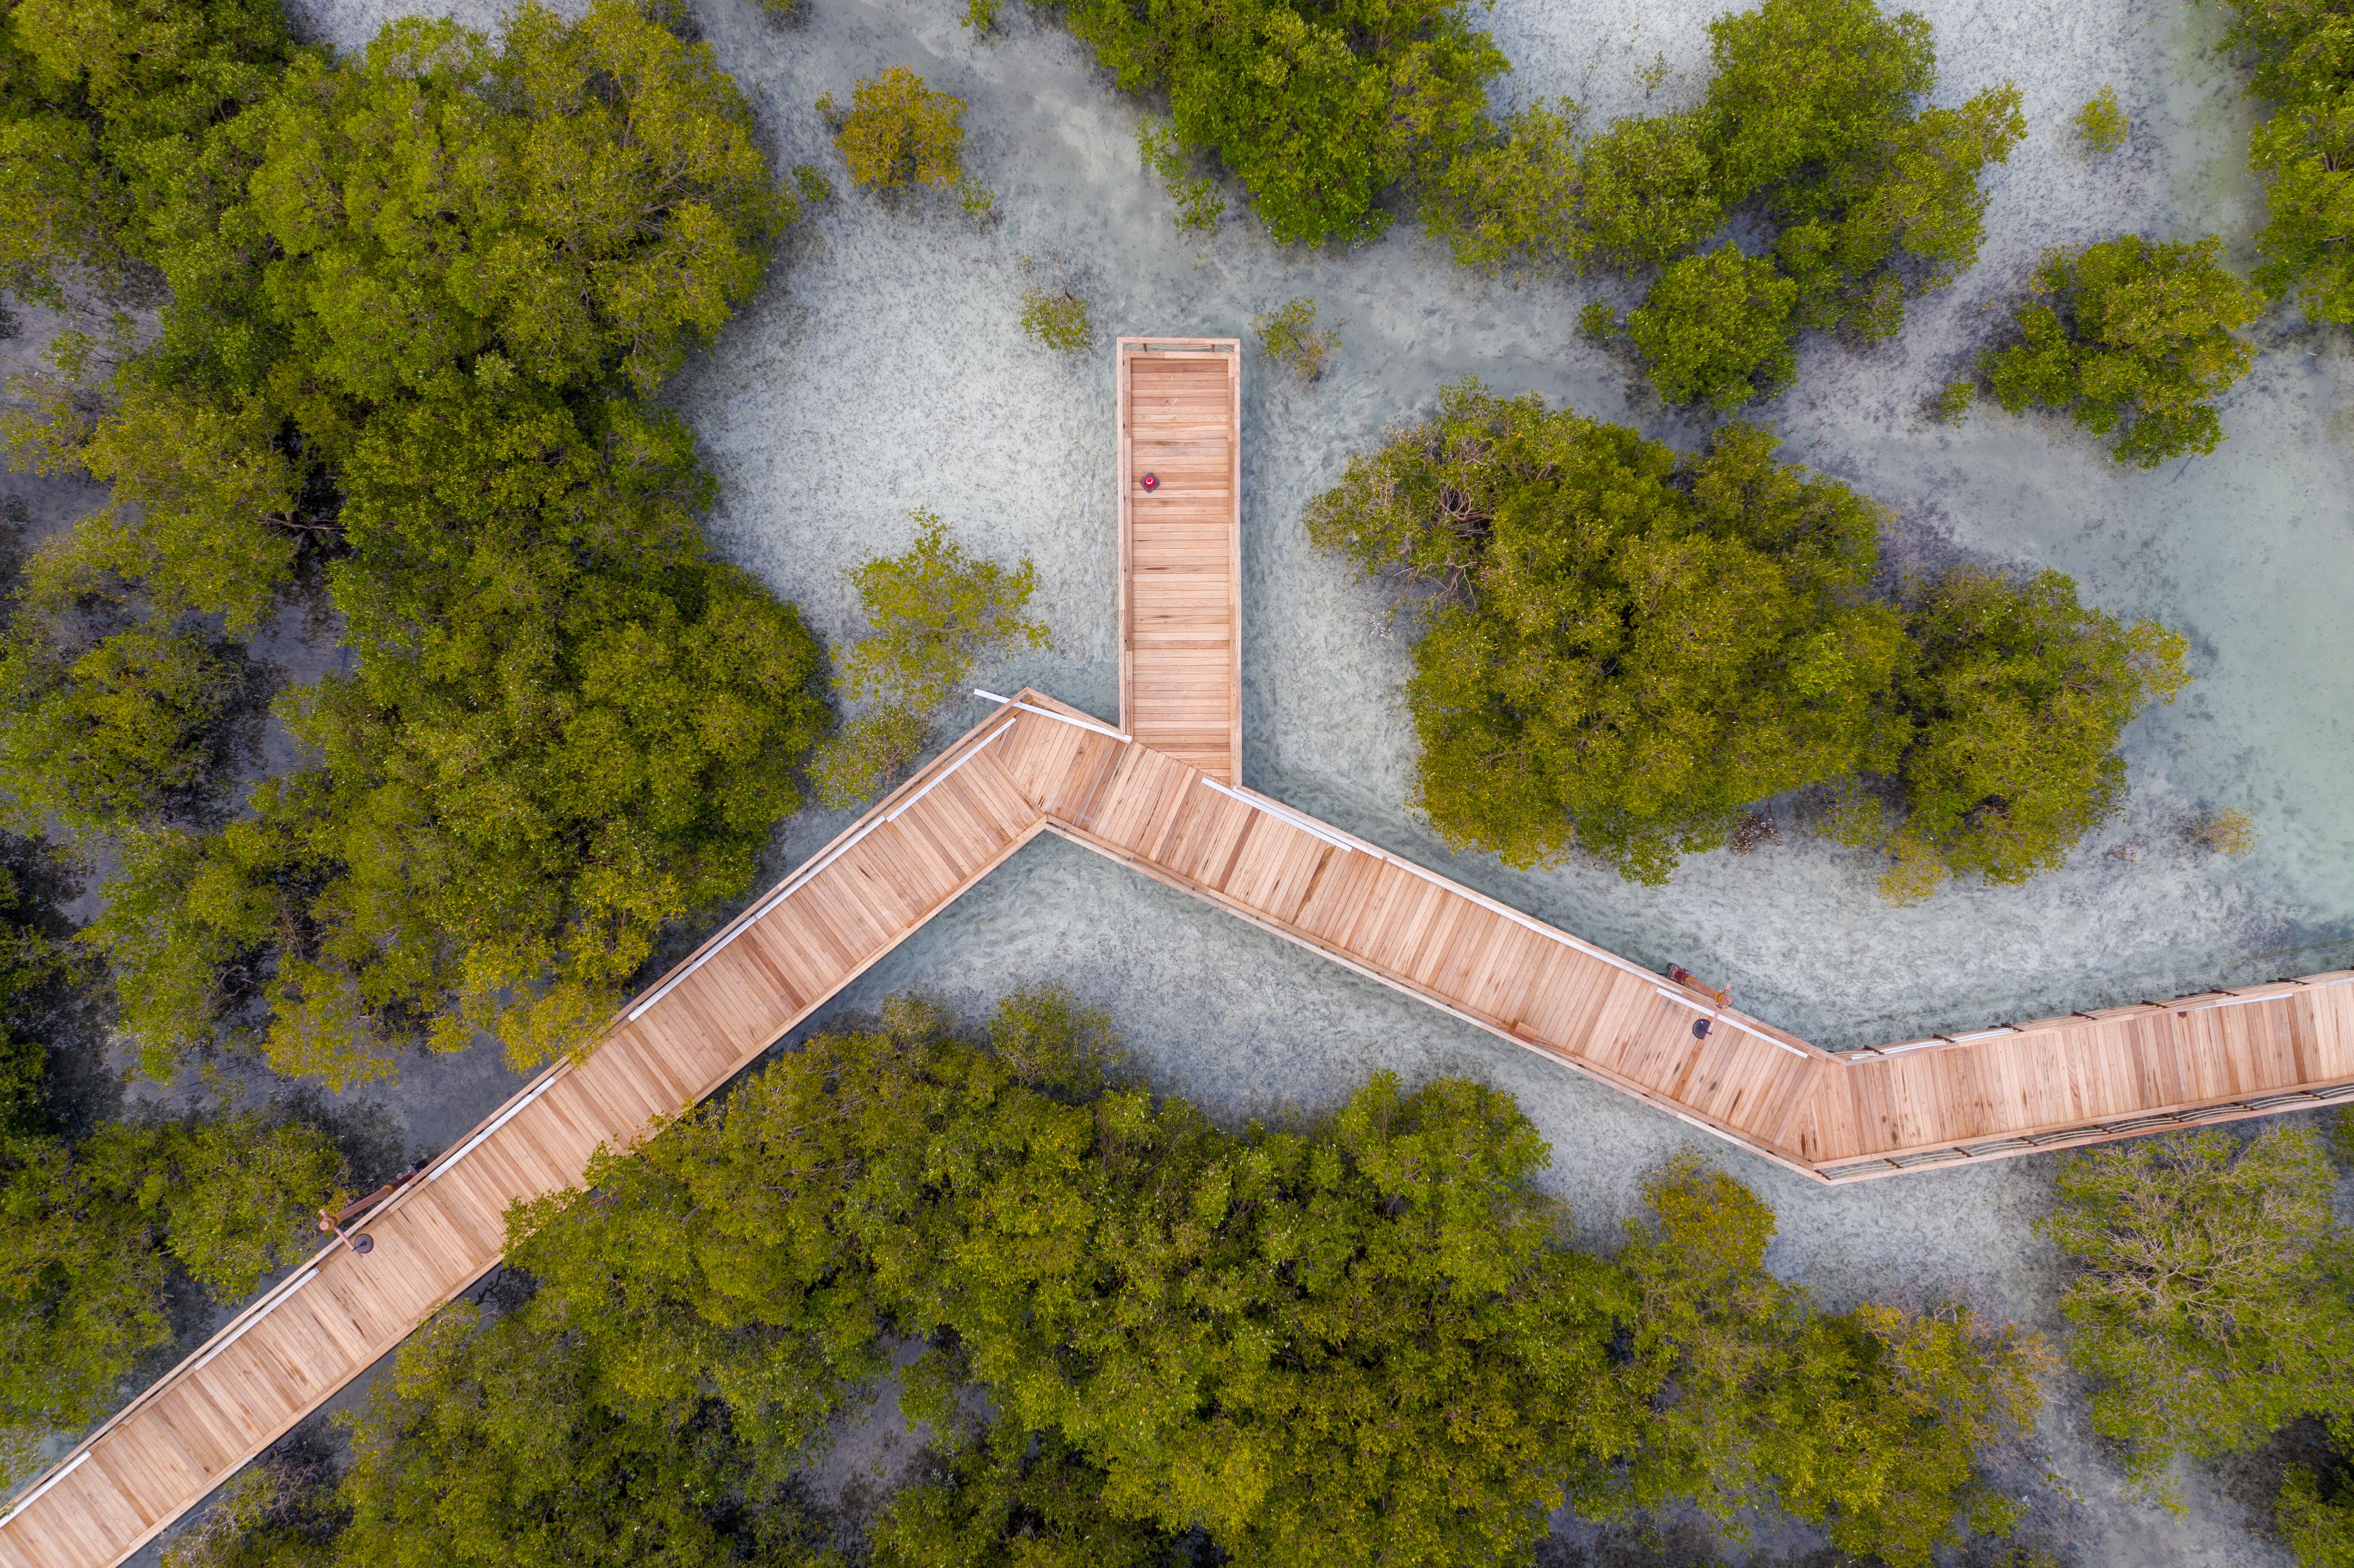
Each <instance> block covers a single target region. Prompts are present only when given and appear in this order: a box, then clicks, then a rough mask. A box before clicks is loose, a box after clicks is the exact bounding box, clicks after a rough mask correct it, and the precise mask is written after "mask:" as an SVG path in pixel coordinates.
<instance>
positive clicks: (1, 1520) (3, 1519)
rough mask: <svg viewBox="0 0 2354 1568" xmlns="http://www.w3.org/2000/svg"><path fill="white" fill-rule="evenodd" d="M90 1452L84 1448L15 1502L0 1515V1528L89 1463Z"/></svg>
mask: <svg viewBox="0 0 2354 1568" xmlns="http://www.w3.org/2000/svg"><path fill="white" fill-rule="evenodd" d="M91 1452H92V1451H91V1450H90V1449H88V1448H84V1449H83V1450H82V1451H81V1452H80V1453H79V1454H76V1455H75V1456H74V1457H72V1458H71V1459H69V1460H68V1461H66V1463H65V1465H64V1466H63V1467H61V1468H59V1469H58V1473H57V1474H56V1475H54V1476H51V1477H50V1478H48V1480H46V1481H43V1482H42V1483H41V1484H40V1485H39V1486H37V1487H35V1488H34V1489H32V1490H31V1491H29V1492H27V1493H26V1494H25V1495H24V1497H23V1498H22V1499H20V1500H19V1501H18V1502H17V1504H16V1507H15V1508H12V1509H10V1510H8V1511H7V1512H6V1513H5V1514H0V1527H5V1525H6V1524H7V1522H8V1521H9V1520H12V1519H14V1518H16V1516H17V1515H18V1514H20V1513H22V1512H24V1511H25V1510H27V1509H28V1508H30V1507H32V1506H33V1504H34V1503H35V1502H37V1501H38V1500H39V1499H40V1496H41V1494H42V1493H43V1492H45V1491H48V1489H50V1488H51V1487H53V1486H56V1485H57V1484H58V1482H59V1481H62V1480H64V1479H65V1478H67V1477H68V1476H70V1475H72V1474H73V1473H74V1472H75V1471H76V1470H79V1469H80V1468H81V1467H82V1466H83V1465H85V1464H86V1463H88V1462H89V1460H90V1454H91Z"/></svg>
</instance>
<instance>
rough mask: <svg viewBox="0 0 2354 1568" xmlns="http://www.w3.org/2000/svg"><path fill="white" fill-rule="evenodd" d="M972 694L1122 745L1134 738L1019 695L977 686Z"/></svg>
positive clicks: (1104, 725) (1091, 720)
mask: <svg viewBox="0 0 2354 1568" xmlns="http://www.w3.org/2000/svg"><path fill="white" fill-rule="evenodd" d="M972 694H973V695H974V696H976V697H987V698H988V699H989V700H990V701H991V702H992V703H997V704H999V705H1002V706H1005V707H1010V708H1020V709H1021V710H1022V711H1023V713H1025V714H1036V715H1038V716H1039V717H1040V718H1050V719H1056V720H1059V721H1060V722H1062V723H1064V724H1075V725H1076V726H1079V727H1080V728H1081V729H1091V730H1093V731H1095V732H1096V733H1097V735H1108V736H1111V737H1112V738H1113V739H1114V740H1116V741H1118V742H1119V743H1120V744H1121V745H1122V746H1126V745H1127V744H1129V742H1130V741H1132V740H1134V739H1135V738H1136V737H1135V736H1129V735H1122V734H1121V733H1120V732H1119V731H1118V730H1116V729H1114V728H1112V727H1111V726H1109V725H1106V724H1097V723H1096V721H1095V720H1093V719H1083V718H1073V717H1072V716H1071V715H1069V714H1058V713H1056V712H1055V710H1054V709H1052V708H1042V707H1039V706H1038V705H1035V704H1034V703H1025V702H1023V700H1022V699H1021V698H1019V697H1001V696H999V695H998V694H996V693H995V692H984V691H982V690H981V688H980V687H979V686H975V687H974V688H973V689H972Z"/></svg>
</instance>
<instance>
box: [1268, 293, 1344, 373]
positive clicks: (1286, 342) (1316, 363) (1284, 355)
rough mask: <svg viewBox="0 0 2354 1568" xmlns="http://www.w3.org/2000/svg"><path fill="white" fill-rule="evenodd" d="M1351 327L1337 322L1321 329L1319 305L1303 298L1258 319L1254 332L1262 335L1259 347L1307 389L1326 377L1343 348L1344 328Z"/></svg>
mask: <svg viewBox="0 0 2354 1568" xmlns="http://www.w3.org/2000/svg"><path fill="white" fill-rule="evenodd" d="M1347 324H1348V323H1346V322H1334V323H1332V324H1331V326H1329V327H1319V326H1318V325H1317V324H1316V302H1315V301H1314V300H1311V299H1309V298H1307V297H1306V296H1304V295H1303V296H1302V297H1300V298H1299V299H1296V300H1294V301H1292V302H1290V303H1289V304H1288V305H1285V306H1284V307H1283V308H1282V309H1281V310H1278V311H1275V312H1272V313H1269V314H1267V315H1263V316H1259V317H1257V318H1255V319H1254V320H1253V321H1252V322H1251V330H1252V331H1253V332H1255V333H1257V334H1258V341H1259V346H1260V347H1261V348H1263V349H1265V350H1266V351H1267V357H1268V358H1269V359H1272V360H1274V361H1275V362H1276V363H1277V364H1278V365H1280V366H1283V367H1284V368H1285V369H1286V370H1288V371H1289V372H1291V374H1292V376H1294V377H1295V378H1297V379H1298V380H1299V383H1300V385H1301V386H1303V387H1304V386H1307V385H1309V384H1310V383H1311V382H1313V381H1314V380H1316V378H1317V377H1318V376H1322V375H1323V374H1324V362H1325V361H1326V360H1327V359H1329V358H1331V355H1333V353H1334V352H1335V351H1337V350H1338V349H1339V348H1340V346H1341V330H1340V329H1341V327H1343V326H1346V325H1347Z"/></svg>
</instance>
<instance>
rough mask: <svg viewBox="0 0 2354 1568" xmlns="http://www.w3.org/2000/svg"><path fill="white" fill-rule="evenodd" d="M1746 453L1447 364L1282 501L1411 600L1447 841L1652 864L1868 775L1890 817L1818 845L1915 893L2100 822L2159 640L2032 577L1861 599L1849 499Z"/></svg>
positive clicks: (1839, 821) (2162, 683) (2011, 868)
mask: <svg viewBox="0 0 2354 1568" xmlns="http://www.w3.org/2000/svg"><path fill="white" fill-rule="evenodd" d="M1774 448H1775V443H1774V440H1773V439H1772V438H1771V437H1769V436H1766V435H1765V434H1763V433H1762V432H1760V431H1757V430H1755V429H1749V428H1747V427H1744V426H1731V427H1728V428H1726V429H1724V430H1723V431H1721V432H1720V433H1719V436H1718V438H1717V440H1716V441H1715V443H1714V444H1713V445H1712V447H1711V448H1710V450H1707V451H1706V452H1704V453H1702V454H1699V455H1696V456H1691V457H1679V456H1678V455H1677V454H1676V453H1675V452H1673V451H1671V450H1670V449H1668V448H1667V447H1664V446H1662V445H1659V444H1658V443H1656V442H1652V441H1647V440H1643V439H1642V438H1641V437H1640V436H1639V435H1638V434H1637V433H1636V432H1635V431H1633V430H1630V429H1624V428H1622V427H1618V426H1612V425H1605V424H1601V423H1599V422H1597V421H1595V420H1591V419H1586V418H1581V417H1579V416H1578V415H1575V414H1574V413H1569V412H1561V413H1549V412H1547V411H1546V409H1545V408H1544V406H1543V402H1542V401H1541V400H1540V399H1539V398H1537V397H1534V396H1529V397H1519V398H1509V399H1508V398H1502V397H1496V396H1495V395H1493V394H1491V393H1490V392H1489V391H1487V390H1486V388H1484V387H1481V386H1480V385H1479V383H1478V382H1477V381H1476V380H1469V381H1465V382H1462V383H1458V384H1457V385H1455V386H1453V387H1448V388H1447V389H1446V391H1445V395H1444V400H1443V402H1442V405H1441V407H1440V409H1439V412H1438V415H1437V418H1435V419H1433V420H1431V421H1430V422H1428V423H1426V424H1423V425H1420V426H1416V427H1413V428H1411V429H1404V430H1401V431H1398V432H1397V433H1395V434H1394V436H1393V437H1392V439H1391V440H1389V442H1388V443H1387V444H1386V445H1384V447H1382V448H1381V449H1380V450H1377V451H1374V452H1372V453H1368V454H1362V455H1360V456H1358V457H1356V458H1354V459H1352V461H1351V462H1350V464H1349V467H1348V470H1347V471H1346V473H1345V475H1344V476H1343V478H1342V480H1341V483H1340V484H1339V485H1338V486H1336V487H1335V488H1333V489H1332V490H1331V491H1329V492H1327V493H1324V494H1323V495H1321V496H1319V497H1318V498H1317V499H1316V500H1314V501H1313V502H1311V503H1310V505H1309V507H1308V510H1307V514H1306V522H1307V526H1308V530H1309V535H1310V538H1311V539H1313V540H1314V541H1315V542H1316V543H1317V544H1318V545H1320V546H1322V547H1324V548H1326V549H1331V550H1337V551H1340V552H1341V553H1342V554H1344V555H1346V556H1349V557H1350V558H1352V559H1353V560H1354V561H1355V562H1356V563H1357V564H1358V566H1359V567H1361V568H1362V569H1363V570H1364V571H1365V572H1367V573H1368V574H1383V575H1390V576H1394V577H1397V578H1400V579H1402V580H1403V582H1404V583H1405V585H1406V586H1407V587H1408V588H1409V589H1410V590H1416V591H1420V592H1422V593H1424V594H1426V599H1425V600H1424V602H1423V603H1422V604H1421V605H1420V607H1419V610H1418V614H1419V619H1420V623H1421V637H1420V639H1419V641H1417V642H1416V646H1415V674H1414V677H1413V679H1412V681H1411V682H1410V683H1409V684H1408V687H1407V701H1408V703H1409V705H1410V706H1411V708H1412V711H1413V715H1414V721H1415V728H1416V735H1417V736H1418V738H1419V740H1420V743H1421V754H1420V758H1419V759H1418V762H1417V772H1416V803H1417V805H1418V806H1419V807H1420V809H1421V810H1423V811H1424V812H1425V813H1426V815H1427V816H1428V818H1429V819H1430V821H1431V822H1432V824H1433V825H1434V826H1436V827H1437V829H1438V831H1439V832H1440V833H1441V834H1442V835H1444V836H1445V837H1446V838H1447V842H1449V843H1450V844H1453V845H1455V846H1457V847H1458V848H1466V847H1478V848H1482V849H1488V850H1492V851H1494V852H1495V853H1498V854H1499V855H1500V856H1502V857H1503V859H1504V860H1505V862H1506V863H1508V864H1512V865H1522V866H1526V865H1539V864H1547V863H1556V862H1559V861H1560V860H1562V859H1563V858H1564V857H1565V856H1566V855H1568V854H1569V853H1572V852H1573V851H1574V850H1580V849H1582V850H1584V851H1586V852H1587V853H1593V854H1596V855H1598V856H1600V857H1602V858H1603V859H1605V860H1606V861H1607V862H1609V863H1611V864H1612V865H1614V866H1616V867H1617V869H1618V870H1619V871H1620V873H1621V874H1625V875H1628V876H1630V877H1634V878H1637V879H1638V880H1642V881H1648V882H1658V881H1660V880H1663V879H1664V878H1665V877H1666V876H1667V874H1669V872H1670V870H1672V869H1673V867H1674V865H1675V863H1676V861H1677V858H1678V857H1679V856H1680V855H1681V854H1684V853H1692V852H1696V851H1700V850H1705V849H1711V848H1714V847H1716V846H1717V845H1719V844H1721V843H1723V842H1724V839H1725V835H1726V833H1727V832H1728V831H1729V830H1730V829H1731V828H1732V827H1733V826H1734V823H1736V822H1737V821H1739V820H1740V818H1741V816H1742V814H1743V812H1744V808H1745V807H1747V806H1748V805H1749V804H1751V803H1752V802H1755V801H1756V800H1761V799H1763V798H1765V797H1766V796H1769V795H1774V794H1777V793H1780V792H1782V791H1785V790H1789V789H1799V788H1802V787H1805V786H1808V785H1814V784H1824V783H1841V784H1855V783H1857V782H1860V781H1862V780H1867V779H1882V780H1887V781H1889V782H1890V784H1891V786H1892V787H1893V789H1894V790H1895V792H1896V793H1897V794H1898V795H1900V796H1901V797H1902V801H1903V809H1902V812H1901V817H1902V822H1901V825H1900V826H1899V827H1898V828H1896V829H1894V830H1893V831H1892V830H1890V829H1888V828H1887V826H1886V825H1885V823H1884V822H1882V819H1881V818H1880V817H1879V816H1878V815H1876V814H1875V815H1870V816H1868V817H1867V816H1866V815H1865V813H1864V812H1863V810H1861V808H1859V809H1858V810H1851V811H1849V812H1845V813H1842V814H1840V815H1838V816H1836V817H1835V818H1834V819H1833V822H1834V826H1835V828H1836V829H1837V830H1838V831H1839V832H1841V833H1842V834H1843V835H1844V836H1848V837H1850V839H1851V840H1853V841H1854V842H1874V843H1878V844H1880V845H1881V846H1882V847H1884V848H1888V849H1889V850H1890V851H1891V852H1892V853H1894V854H1896V855H1897V856H1898V858H1899V862H1900V864H1899V870H1900V871H1903V872H1905V873H1906V874H1909V875H1913V876H1914V878H1915V880H1916V881H1917V879H1918V875H1919V874H1920V873H1921V872H1922V871H1923V867H1924V863H1925V857H1931V858H1932V859H1933V860H1934V863H1935V866H1936V867H1938V868H1940V869H1938V870H1937V872H1936V875H1938V876H1942V875H1944V874H1948V873H1949V872H1951V871H1958V870H1967V871H1970V872H1975V873H1978V874H1981V875H1984V876H1987V877H1988V878H1991V879H1994V880H2003V881H2008V880H2016V879H2018V878H2020V877H2022V876H2027V875H2031V874H2035V873H2036V872H2039V871H2043V870H2048V869H2050V868H2051V867H2052V865H2055V864H2057V863H2059V860H2060V859H2061V858H2062V857H2063V856H2064V855H2065V854H2066V853H2067V851H2068V848H2069V847H2070V846H2071V845H2073V843H2075V842H2076V841H2077V840H2078V839H2079V838H2081V837H2082V836H2083V834H2084V832H2087V831H2089V829H2090V828H2091V827H2092V826H2093V825H2094V824H2095V823H2097V822H2098V821H2102V820H2103V819H2104V818H2105V817H2106V816H2107V815H2108V814H2109V813H2110V812H2111V811H2113V810H2115V806H2116V804H2117V802H2118V800H2119V798H2120V796H2121V792H2122V777H2123V763H2122V761H2121V760H2120V759H2119V758H2117V757H2116V756H2115V747H2116V743H2117V738H2118V736H2119V733H2120V732H2121V731H2122V730H2123V729H2124V727H2125V726H2126V724H2127V723H2129V722H2130V721H2131V719H2132V717H2133V715H2135V714H2136V713H2137V712H2138V711H2139V709H2140V708H2141V707H2142V705H2145V704H2146V703H2147V702H2149V701H2152V700H2158V699H2164V698H2168V697H2171V696H2172V694H2174V693H2175V691H2177V690H2178V689H2179V687H2180V685H2181V684H2182V683H2183V679H2184V677H2183V675H2182V673H2181V659H2182V652H2183V643H2182V641H2181V639H2180V638H2179V637H2176V636H2174V635H2173V634H2172V633H2169V632H2167V631H2165V630H2163V629H2162V628H2159V627H2158V626H2156V625H2155V624H2153V623H2150V622H2146V621H2145V622H2137V623H2136V624H2135V625H2134V626H2133V627H2131V628H2126V627H2125V626H2122V625H2120V624H2119V623H2118V622H2117V621H2116V620H2115V618H2113V617H2109V616H2107V615H2105V614H2103V613H2102V612H2099V611H2097V610H2086V609H2081V608H2079V607H2078V606H2077V604H2076V602H2075V597H2074V589H2073V587H2072V586H2071V585H2069V584H2068V582H2067V581H2066V579H2064V578H2061V577H2056V576H2051V575H2047V576H2046V577H2043V578H2041V579H2039V580H2038V581H2037V582H2035V583H2034V584H2032V585H2031V586H2029V587H2027V588H2013V587H2011V586H2009V585H2008V584H2006V583H2004V582H2002V581H2001V580H2000V579H1998V578H1995V577H1989V576H1987V575H1986V574H1983V573H1977V572H1970V571H1962V572H1956V573H1954V574H1950V575H1948V576H1947V577H1943V578H1941V579H1939V580H1938V581H1936V582H1935V583H1932V584H1925V585H1918V586H1917V587H1916V588H1915V589H1914V593H1913V595H1912V597H1911V599H1910V600H1909V601H1908V602H1907V603H1906V604H1905V605H1902V606H1899V605H1892V604H1888V603H1884V602H1880V601H1878V600H1875V599H1872V597H1871V591H1870V590H1871V588H1872V583H1873V579H1874V577H1875V574H1876V573H1877V571H1878V567H1879V545H1878V527H1879V523H1880V514H1879V511H1878V509H1877V508H1876V507H1875V506H1874V505H1873V503H1872V502H1871V501H1869V500H1868V499H1867V498H1865V497H1863V496H1861V495H1858V494H1856V493H1853V492H1851V491H1850V490H1848V489H1847V488H1846V487H1844V486H1842V485H1839V484H1836V483H1832V482H1829V481H1826V480H1823V479H1821V478H1819V477H1818V476H1816V475H1814V474H1812V473H1810V472H1808V471H1806V470H1804V469H1800V468H1797V467H1793V466H1789V465H1786V464H1782V463H1778V462H1776V461H1775V459H1774ZM1863 804H1864V805H1865V806H1868V807H1869V808H1870V810H1871V811H1872V812H1874V813H1876V812H1877V811H1878V805H1877V797H1876V796H1873V797H1870V798H1867V799H1865V800H1864V801H1863ZM1874 833H1876V834H1878V835H1879V836H1877V837H1873V836H1872V834H1874ZM1892 834H1893V836H1892ZM1907 857H1909V859H1907ZM1934 882H1935V877H1932V878H1931V885H1934ZM1909 885H1911V884H1907V883H1906V882H1905V881H1904V880H1903V877H1898V878H1897V879H1896V880H1895V881H1893V882H1892V884H1891V885H1890V890H1891V891H1892V893H1895V892H1901V891H1902V890H1903V888H1904V887H1906V886H1909Z"/></svg>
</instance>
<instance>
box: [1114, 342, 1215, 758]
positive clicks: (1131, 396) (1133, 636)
mask: <svg viewBox="0 0 2354 1568" xmlns="http://www.w3.org/2000/svg"><path fill="white" fill-rule="evenodd" d="M1242 358H1243V356H1242V344H1240V343H1239V342H1238V341H1236V340H1235V339H1234V338H1230V337H1124V338H1121V339H1120V340H1119V366H1118V376H1117V382H1118V386H1119V714H1120V723H1121V725H1122V726H1125V727H1126V728H1127V730H1128V731H1129V734H1131V735H1133V736H1136V738H1137V739H1138V740H1139V741H1140V742H1142V743H1143V744H1144V745H1146V746H1149V747H1152V748H1153V749H1154V750H1155V751H1160V752H1165V753H1166V754H1168V755H1169V756H1171V757H1173V758H1177V759H1178V760H1179V761H1181V762H1183V763H1185V764H1186V765H1187V766H1189V767H1193V768H1200V769H1201V770H1202V771H1203V772H1204V773H1206V774H1208V775H1209V776H1210V777H1211V778H1213V779H1217V780H1218V781H1219V782H1220V783H1224V784H1233V783H1236V782H1238V781H1239V780H1240V779H1241V777H1242V757H1243V711H1242V684H1243V651H1242V636H1241V631H1242V537H1243V524H1242Z"/></svg>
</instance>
